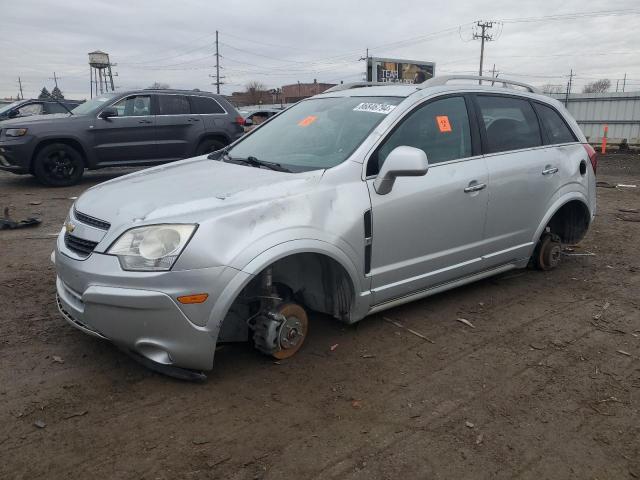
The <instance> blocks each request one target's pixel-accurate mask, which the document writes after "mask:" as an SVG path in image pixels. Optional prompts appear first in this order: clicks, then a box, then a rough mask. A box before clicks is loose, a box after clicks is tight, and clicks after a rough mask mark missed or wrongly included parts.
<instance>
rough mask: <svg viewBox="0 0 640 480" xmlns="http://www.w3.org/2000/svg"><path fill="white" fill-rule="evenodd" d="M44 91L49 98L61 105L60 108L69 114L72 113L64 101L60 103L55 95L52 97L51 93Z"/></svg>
mask: <svg viewBox="0 0 640 480" xmlns="http://www.w3.org/2000/svg"><path fill="white" fill-rule="evenodd" d="M44 93H46V94H47V95H48V96H49V98H51V99H52V100H53V101H54V102H56V103H57V104H58V105H62V108H64V109H65V110H66V111H67V112H69V113H70V114H71V115H73V112H72V111H71V110H70V109H69V107H67V106H66V105H65V104H64V103H62V102H61V101H60V100H58V99H57V98H56V97H54V96H53V95H51V94H50V93H49V92H44Z"/></svg>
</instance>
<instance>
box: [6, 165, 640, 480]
mask: <svg viewBox="0 0 640 480" xmlns="http://www.w3.org/2000/svg"><path fill="white" fill-rule="evenodd" d="M121 173H122V171H120V172H113V171H111V172H96V173H90V174H88V175H87V176H86V177H85V180H84V181H83V183H82V184H81V185H80V186H78V187H74V188H66V189H48V188H43V187H40V186H39V185H37V184H36V183H35V182H34V181H33V180H32V179H31V178H29V177H16V176H13V175H10V174H4V173H0V206H6V205H13V209H12V213H13V215H15V217H16V218H22V217H25V216H31V215H37V216H39V217H42V219H43V223H42V225H40V226H39V227H36V228H32V229H23V230H15V231H0V247H1V250H0V251H1V254H0V299H1V304H0V305H1V310H0V366H1V368H0V479H35V478H46V479H58V478H64V479H68V478H78V479H88V478H100V479H112V478H113V479H129V478H133V479H178V478H179V479H183V478H184V479H209V478H220V479H258V478H260V479H261V478H265V479H282V478H292V479H293V478H307V479H311V478H322V479H325V478H340V479H344V478H349V479H371V478H388V479H395V478H425V479H426V478H428V479H439V478H455V479H462V478H473V479H479V478H505V479H514V478H522V479H535V480H538V479H544V478H554V479H556V478H557V479H567V478H579V479H596V478H597V479H614V478H615V479H618V478H621V479H627V478H640V415H639V413H638V409H639V406H640V295H639V292H640V273H639V272H640V251H639V250H640V223H638V222H635V221H625V220H621V218H626V219H627V220H639V219H640V214H634V213H624V212H621V211H620V209H638V208H640V156H638V155H635V156H631V155H626V156H623V155H611V156H608V157H605V158H601V159H600V168H599V174H598V180H601V181H607V182H610V183H613V184H617V183H622V184H635V185H638V188H624V187H621V188H598V202H599V204H598V215H597V218H596V221H595V224H594V225H593V227H592V229H591V230H590V232H589V234H588V236H587V238H586V239H585V240H584V241H583V242H582V243H581V244H580V246H579V247H578V248H575V250H574V251H573V252H569V253H573V254H588V253H593V254H594V255H579V256H578V255H571V256H569V255H567V256H564V257H563V260H562V264H561V266H560V267H559V268H558V269H556V270H555V271H552V272H547V273H542V272H537V271H532V270H523V271H515V272H509V273H508V274H505V275H503V276H501V277H494V278H492V279H488V280H485V281H481V282H478V283H475V284H473V285H469V286H466V287H463V288H459V289H456V290H453V291H450V292H446V293H443V294H440V295H437V296H434V297H431V298H428V299H425V300H422V301H418V302H415V303H411V304H408V305H405V306H402V307H399V308H395V309H393V310H390V311H387V312H385V313H384V314H378V315H374V316H372V317H370V318H368V319H365V320H364V321H362V322H361V323H359V324H357V325H355V326H352V327H348V326H344V325H342V324H339V323H337V322H335V321H331V320H329V319H327V318H324V317H321V316H313V317H312V318H311V322H312V323H311V333H310V337H309V339H308V340H307V343H306V345H305V346H304V347H303V349H302V350H301V352H300V353H299V354H298V355H297V356H296V357H294V358H292V359H290V360H288V361H283V362H278V363H274V362H273V361H272V360H270V359H269V358H266V357H264V356H261V355H260V354H258V353H257V352H254V350H253V349H252V348H250V347H249V346H248V345H233V346H225V347H223V348H222V350H220V351H219V352H218V353H217V356H216V365H215V368H214V370H213V371H212V372H211V373H210V375H209V379H208V381H207V382H206V383H204V384H193V383H185V382H181V381H177V380H173V379H171V378H167V377H164V376H161V375H158V374H156V373H153V372H150V371H148V370H146V369H145V368H143V367H142V366H140V365H139V364H137V363H136V362H135V361H133V360H131V359H130V358H128V357H127V356H125V355H124V354H123V353H121V352H120V351H118V350H117V349H116V348H114V347H113V346H112V345H110V344H109V343H106V342H102V341H99V340H97V339H94V338H91V337H89V336H87V335H84V334H83V333H81V332H79V331H77V330H75V329H74V328H72V327H71V326H69V325H67V324H66V323H65V321H64V320H63V319H62V317H61V316H60V315H59V314H58V312H57V310H56V306H55V301H54V291H55V290H54V278H55V275H54V270H53V268H52V266H51V264H50V261H49V255H50V253H51V250H52V248H53V244H54V238H53V236H52V235H53V234H54V233H56V232H57V231H58V230H59V228H60V226H61V224H62V222H63V221H64V218H65V215H66V213H67V211H68V209H69V207H70V206H71V204H72V200H70V199H69V197H73V196H77V195H78V194H79V193H81V192H82V191H83V190H85V189H86V188H88V187H89V186H91V185H93V184H95V183H97V182H100V181H104V180H106V179H109V178H112V177H113V176H115V175H118V174H121ZM385 318H386V319H391V320H393V321H396V322H399V323H401V324H402V325H404V326H406V327H409V328H411V329H413V330H416V331H418V332H420V333H421V334H422V335H424V336H426V337H428V338H429V339H430V340H432V341H433V343H430V342H428V341H425V340H423V339H421V338H419V337H417V336H415V335H413V334H412V333H410V332H409V331H408V330H406V329H402V328H399V327H397V326H395V325H394V324H392V323H390V322H389V321H387V320H385ZM458 318H464V319H466V320H468V321H469V322H471V324H472V325H473V328H471V327H470V326H468V325H465V324H463V323H461V322H459V321H457V319H458ZM334 345H336V347H335V348H333V349H332V348H331V347H332V346H334ZM38 425H39V426H38Z"/></svg>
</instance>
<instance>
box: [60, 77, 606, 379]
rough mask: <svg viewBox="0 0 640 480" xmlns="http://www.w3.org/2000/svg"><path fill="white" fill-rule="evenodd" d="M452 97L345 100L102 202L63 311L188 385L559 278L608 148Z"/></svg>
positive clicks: (91, 207) (495, 106)
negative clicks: (380, 325)
mask: <svg viewBox="0 0 640 480" xmlns="http://www.w3.org/2000/svg"><path fill="white" fill-rule="evenodd" d="M455 78H456V77H440V78H435V79H431V80H429V81H427V82H425V83H423V84H421V85H419V86H416V85H400V84H397V85H387V86H370V87H362V88H353V89H351V88H349V85H341V86H340V87H339V88H335V89H333V90H331V91H328V92H326V93H324V94H321V95H317V96H315V97H312V98H310V99H307V100H303V101H301V102H300V103H298V104H296V105H295V106H293V107H291V108H290V109H288V110H286V111H284V112H282V113H281V114H280V115H278V116H277V117H274V118H273V119H271V120H270V121H269V122H268V123H265V124H264V125H262V126H261V127H260V128H257V129H256V130H254V131H252V132H251V133H249V134H247V135H245V136H244V137H243V138H241V139H239V140H237V141H236V142H235V143H233V144H232V145H230V146H229V147H226V148H224V149H222V150H220V151H217V152H214V153H213V154H211V155H210V156H209V157H198V158H193V159H189V160H184V161H182V162H178V163H175V164H173V165H170V166H166V167H162V168H154V169H149V170H146V171H143V172H137V173H133V174H130V175H128V176H124V177H121V178H117V179H114V180H111V181H108V182H106V183H103V184H101V185H98V186H96V187H93V188H91V189H89V190H88V191H86V192H85V193H84V194H83V195H82V196H80V197H79V198H78V200H77V201H76V203H75V205H74V206H73V207H72V208H71V210H70V211H69V218H68V220H67V222H66V223H65V227H64V228H63V230H62V231H61V232H60V235H59V236H58V239H57V246H56V249H55V252H54V258H55V264H56V269H57V298H58V300H57V301H58V306H59V307H60V311H61V312H62V314H63V315H64V317H65V318H66V319H67V321H68V322H69V323H70V324H72V325H73V326H75V327H77V328H79V329H80V330H82V331H84V332H86V333H88V334H91V335H94V336H96V337H100V338H104V339H108V340H110V341H111V342H113V343H115V344H117V345H119V346H120V347H122V348H124V349H125V350H127V351H129V352H134V354H135V355H136V356H138V357H139V358H144V359H146V360H145V361H146V362H147V363H148V364H149V365H152V366H153V367H154V368H161V369H162V370H163V371H165V372H168V373H171V374H175V373H176V372H185V370H184V369H192V370H208V369H211V368H212V367H213V359H214V352H215V349H216V344H217V343H218V342H231V341H246V340H251V341H253V343H254V345H255V346H256V348H257V349H258V350H260V351H261V352H264V353H266V354H268V355H272V356H273V357H275V358H278V359H282V358H287V357H290V356H292V355H293V354H295V353H296V352H297V351H298V350H299V349H300V347H301V345H302V344H303V342H304V340H305V338H306V336H307V333H308V329H309V320H308V314H307V312H309V311H316V312H323V313H326V314H328V315H331V316H333V317H335V318H337V319H338V320H340V321H343V322H346V323H354V322H357V321H359V320H361V319H363V318H364V317H365V316H367V315H370V314H372V313H376V312H380V311H382V310H386V309H388V308H391V307H394V306H397V305H400V304H403V303H406V302H409V301H412V300H416V299H420V298H423V297H426V296H428V295H433V294H435V293H438V292H442V291H444V290H448V289H451V288H454V287H457V286H459V285H463V284H466V283H469V282H472V281H475V280H479V279H482V278H485V277H488V276H491V275H496V274H499V273H503V272H506V271H508V270H511V269H515V268H524V267H526V266H527V265H528V264H530V263H531V264H533V265H535V266H536V267H538V268H540V269H543V270H547V269H551V268H553V267H555V266H556V265H557V264H558V261H559V259H560V254H561V249H562V245H563V244H574V243H576V242H579V241H580V240H581V239H582V238H583V236H584V235H585V233H586V232H587V229H588V227H589V225H590V224H591V222H592V220H593V218H594V215H595V211H596V185H595V171H596V156H595V152H594V150H593V148H591V147H590V146H589V144H588V143H587V141H586V139H585V137H584V135H583V134H582V133H581V131H580V129H579V128H578V126H577V124H576V122H575V121H574V120H573V118H571V116H570V115H569V113H568V112H567V111H566V110H565V109H564V107H563V106H562V105H561V104H560V103H559V102H557V101H556V100H553V99H552V98H550V97H547V96H544V95H542V94H539V93H537V91H536V90H535V89H534V88H533V87H529V86H524V84H518V83H515V82H509V81H507V80H501V84H504V85H505V86H506V85H509V86H511V87H520V86H524V88H525V89H526V91H522V90H518V89H516V88H497V87H492V86H486V85H485V86H480V85H477V84H476V85H473V86H469V85H459V84H458V85H456V84H455V82H452V80H454V79H455ZM464 78H466V77H464ZM471 78H473V79H474V80H475V82H477V81H478V79H477V77H471ZM178 367H181V368H182V369H181V370H178Z"/></svg>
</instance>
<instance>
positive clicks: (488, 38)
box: [473, 20, 494, 85]
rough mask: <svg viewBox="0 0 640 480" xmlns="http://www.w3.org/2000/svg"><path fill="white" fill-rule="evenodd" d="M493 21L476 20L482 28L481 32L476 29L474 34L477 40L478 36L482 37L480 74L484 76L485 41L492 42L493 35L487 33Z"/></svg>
mask: <svg viewBox="0 0 640 480" xmlns="http://www.w3.org/2000/svg"><path fill="white" fill-rule="evenodd" d="M493 23H494V22H483V21H481V20H478V21H477V22H476V25H477V26H478V28H480V32H481V33H478V32H477V31H476V32H474V34H473V39H474V40H477V39H478V38H479V39H480V73H479V76H482V64H483V62H484V41H485V40H486V41H487V42H490V41H491V40H493V36H492V35H489V34H488V33H487V31H488V30H491V29H492V28H493ZM480 85H482V80H480Z"/></svg>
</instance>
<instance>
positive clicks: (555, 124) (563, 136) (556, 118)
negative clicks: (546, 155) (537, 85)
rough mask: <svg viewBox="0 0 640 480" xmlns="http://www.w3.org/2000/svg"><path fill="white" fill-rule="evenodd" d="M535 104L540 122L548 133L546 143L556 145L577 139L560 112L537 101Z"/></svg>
mask: <svg viewBox="0 0 640 480" xmlns="http://www.w3.org/2000/svg"><path fill="white" fill-rule="evenodd" d="M534 105H535V109H536V112H537V113H538V117H539V118H540V122H541V123H542V128H544V130H545V132H546V134H547V139H546V140H547V142H546V143H548V144H550V145H554V144H558V143H572V142H576V141H577V140H576V137H575V135H574V134H573V132H572V131H571V129H570V128H569V127H568V126H567V124H566V122H565V121H564V120H563V119H562V117H561V116H560V114H559V113H558V112H556V111H555V110H554V109H553V108H551V107H549V106H547V105H542V104H541V103H535V104H534Z"/></svg>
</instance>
